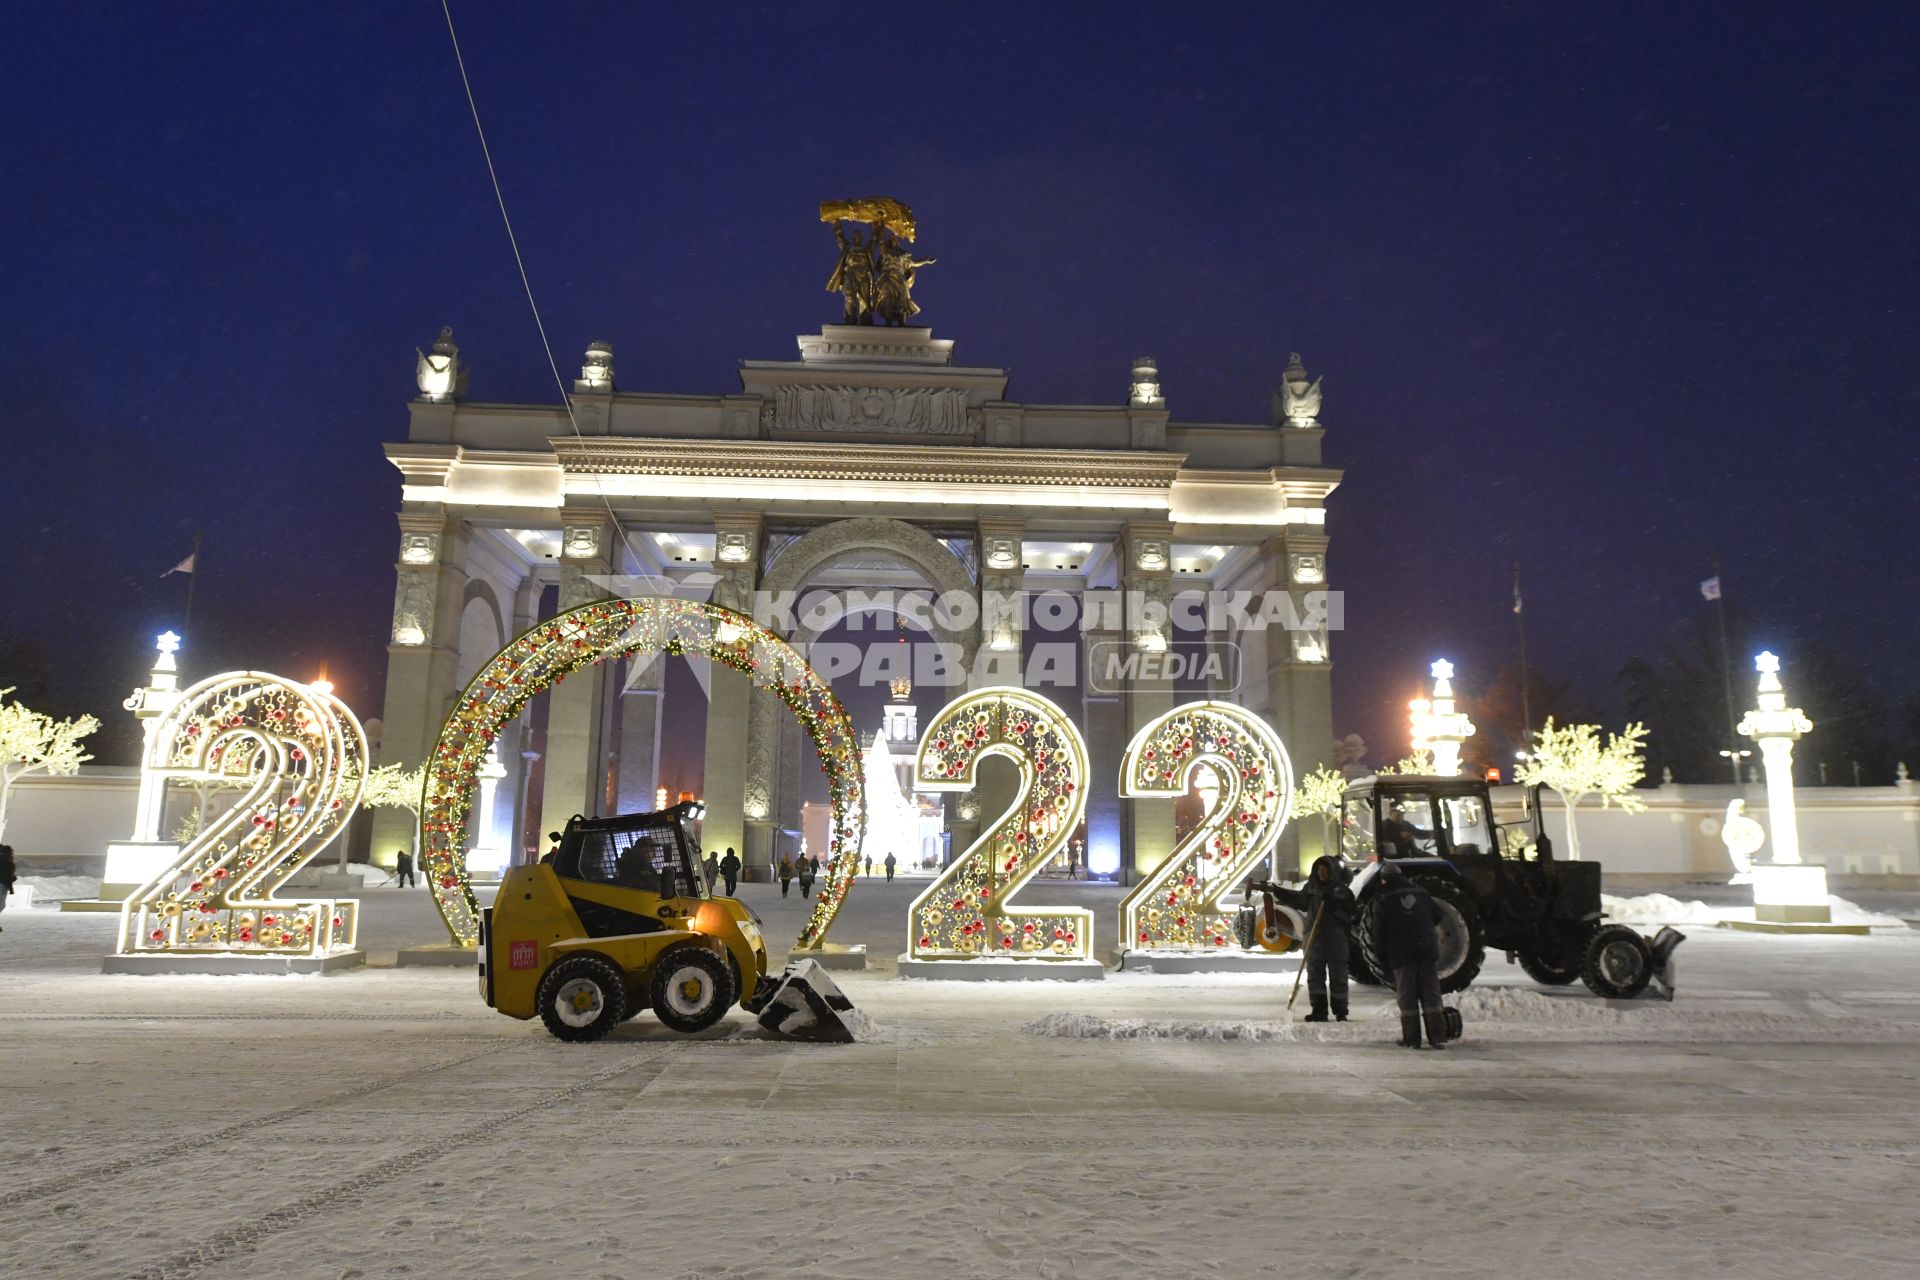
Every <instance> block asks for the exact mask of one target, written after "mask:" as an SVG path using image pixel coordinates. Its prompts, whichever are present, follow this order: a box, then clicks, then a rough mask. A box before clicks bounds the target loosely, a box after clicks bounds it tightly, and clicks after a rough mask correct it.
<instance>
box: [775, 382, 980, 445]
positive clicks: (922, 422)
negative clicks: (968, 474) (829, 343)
mask: <svg viewBox="0 0 1920 1280" xmlns="http://www.w3.org/2000/svg"><path fill="white" fill-rule="evenodd" d="M774 425H775V426H776V427H778V428H779V429H780V430H782V431H846V432H859V433H865V434H886V435H927V436H959V435H967V434H969V432H970V429H971V428H970V427H969V424H968V418H967V393H966V392H965V391H961V390H957V389H954V388H947V387H781V388H779V389H778V391H777V392H776V398H775V401H774Z"/></svg>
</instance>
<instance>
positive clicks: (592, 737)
mask: <svg viewBox="0 0 1920 1280" xmlns="http://www.w3.org/2000/svg"><path fill="white" fill-rule="evenodd" d="M618 537H619V530H618V527H617V526H616V525H615V524H614V522H613V520H612V518H611V517H609V516H608V514H607V512H606V510H605V509H604V508H601V509H598V510H595V509H589V508H581V509H573V510H568V511H563V512H562V513H561V538H560V603H559V611H560V612H561V613H565V612H566V611H567V610H569V609H573V608H577V607H579V606H580V605H583V604H587V603H589V602H591V601H594V600H600V599H604V598H606V597H607V596H608V595H609V594H610V593H609V592H608V590H607V589H606V587H605V585H604V580H605V578H606V577H607V575H608V574H609V573H610V572H611V568H612V566H613V564H614V563H615V562H616V561H615V556H616V552H615V543H616V540H617V539H618ZM607 700H608V691H607V670H606V668H605V667H602V666H589V667H587V668H586V669H585V670H583V671H579V672H576V673H575V674H573V675H571V676H569V677H567V678H566V679H565V680H563V681H561V682H560V683H559V684H557V685H555V686H553V689H552V691H551V692H549V693H548V695H547V755H546V760H547V766H546V773H545V779H544V784H543V786H542V787H541V796H540V821H541V823H542V824H543V825H544V826H546V827H547V828H548V829H549V830H553V831H559V830H561V829H562V828H563V827H564V825H565V823H566V821H567V819H568V818H571V817H572V816H573V815H574V814H576V813H578V814H585V815H587V816H588V817H594V816H597V815H598V814H600V813H601V811H602V810H603V809H604V807H605V803H606V778H605V773H604V769H605V763H604V762H605V759H606V748H607V737H606V728H607V726H606V709H607Z"/></svg>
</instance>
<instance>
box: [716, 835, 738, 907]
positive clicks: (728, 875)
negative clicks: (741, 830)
mask: <svg viewBox="0 0 1920 1280" xmlns="http://www.w3.org/2000/svg"><path fill="white" fill-rule="evenodd" d="M720 874H721V876H722V877H723V878H724V879H725V880H726V882H727V896H728V897H729V898H731V897H732V896H733V891H734V889H735V888H736V887H738V885H739V884H740V855H739V854H737V853H735V852H734V851H733V846H732V845H728V846H727V856H726V857H724V858H722V859H720Z"/></svg>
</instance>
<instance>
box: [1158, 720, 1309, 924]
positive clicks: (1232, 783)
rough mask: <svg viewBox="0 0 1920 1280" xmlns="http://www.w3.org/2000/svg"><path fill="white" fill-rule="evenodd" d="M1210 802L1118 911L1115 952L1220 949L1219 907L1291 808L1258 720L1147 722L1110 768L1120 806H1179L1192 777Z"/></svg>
mask: <svg viewBox="0 0 1920 1280" xmlns="http://www.w3.org/2000/svg"><path fill="white" fill-rule="evenodd" d="M1203 766H1204V768H1205V769H1206V770H1207V771H1208V772H1211V773H1212V774H1213V776H1214V778H1215V779H1216V780H1217V781H1218V785H1219V795H1218V797H1217V798H1216V799H1215V800H1214V802H1213V807H1212V808H1211V809H1209V810H1208V811H1207V814H1206V816H1205V817H1204V818H1202V819H1201V820H1200V823H1199V825H1198V826H1196V827H1195V828H1194V829H1193V830H1192V831H1190V832H1188V833H1187V836H1186V838H1185V839H1183V840H1181V841H1180V842H1179V843H1178V844H1177V845H1175V846H1174V849H1173V852H1172V853H1170V854H1168V855H1167V858H1166V860H1165V861H1164V862H1162V863H1161V864H1160V865H1159V866H1158V867H1156V868H1155V869H1154V870H1153V871H1152V872H1150V873H1148V875H1147V877H1146V879H1144V880H1142V881H1141V882H1140V883H1139V884H1138V885H1136V886H1135V887H1134V889H1133V891H1132V892H1131V893H1129V894H1128V895H1127V896H1126V897H1125V898H1124V899H1122V900H1121V903H1120V938H1121V949H1122V950H1127V949H1130V948H1137V949H1173V950H1195V949H1198V950H1206V949H1210V948H1215V947H1225V946H1227V945H1228V943H1229V942H1230V941H1231V940H1232V938H1233V922H1232V921H1231V920H1230V919H1229V918H1228V917H1227V916H1226V915H1224V914H1222V912H1221V910H1220V898H1221V896H1222V895H1224V894H1225V893H1226V892H1228V891H1229V890H1231V889H1232V888H1233V887H1234V886H1235V885H1237V884H1238V883H1239V882H1240V879H1241V877H1242V876H1244V875H1246V873H1247V872H1248V871H1249V870H1250V869H1251V868H1252V867H1253V866H1254V864H1255V863H1257V862H1259V861H1260V859H1261V858H1263V857H1265V856H1266V854H1267V852H1268V850H1270V849H1271V848H1272V847H1273V843H1274V841H1275V840H1276V839H1278V838H1279V835H1280V832H1281V830H1282V828H1284V827H1285V826H1286V824H1287V815H1288V813H1289V811H1290V810H1291V809H1292V806H1293V764H1292V762H1291V761H1290V760H1288V758H1287V749H1286V747H1285V746H1283V745H1282V744H1281V742H1280V738H1279V736H1278V735H1277V734H1275V733H1274V731H1273V730H1272V729H1271V728H1270V727H1269V726H1268V725H1267V722H1266V721H1264V720H1262V719H1261V718H1260V717H1259V716H1257V715H1255V714H1253V713H1252V712H1251V711H1248V710H1247V709H1246V708H1244V707H1239V706H1235V705H1234V704H1232V703H1230V702H1190V703H1187V704H1186V705H1185V706H1180V707H1175V708H1174V709H1173V710H1172V711H1169V712H1167V713H1166V714H1165V715H1163V716H1160V717H1158V718H1157V719H1154V720H1152V721H1151V722H1149V723H1148V724H1146V725H1145V726H1143V727H1142V728H1141V730H1140V732H1138V733H1136V734H1135V735H1134V736H1133V741H1132V742H1130V743H1128V744H1127V751H1126V754H1125V755H1124V756H1122V757H1121V760H1120V794H1121V795H1122V796H1183V795H1185V794H1186V793H1187V788H1188V786H1189V785H1190V784H1191V783H1192V782H1193V781H1194V780H1195V777H1194V775H1195V774H1196V772H1198V771H1200V770H1201V769H1202V767H1203Z"/></svg>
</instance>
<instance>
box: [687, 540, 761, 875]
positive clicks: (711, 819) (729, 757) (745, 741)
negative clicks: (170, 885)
mask: <svg viewBox="0 0 1920 1280" xmlns="http://www.w3.org/2000/svg"><path fill="white" fill-rule="evenodd" d="M713 526H714V545H715V547H716V548H718V549H719V550H717V551H716V554H715V556H714V565H713V567H714V571H715V572H716V573H718V574H719V576H720V581H719V582H718V583H717V584H715V586H714V588H713V602H714V603H715V604H718V605H724V606H725V607H727V608H729V609H735V610H738V611H739V612H741V613H744V614H747V615H748V616H752V613H753V594H754V592H755V591H756V590H758V589H759V585H760V555H761V547H762V545H763V542H764V532H763V527H762V523H761V518H760V514H759V513H758V512H727V513H722V514H719V515H716V516H715V517H714V522H713ZM729 556H731V557H732V558H731V559H729V558H727V557H729ZM712 668H713V674H712V676H711V678H710V679H709V680H708V685H707V753H706V755H707V758H706V768H705V772H704V775H703V776H704V781H703V782H702V784H701V799H703V800H704V801H705V802H706V806H707V816H706V819H705V821H704V823H703V824H702V826H701V836H700V844H701V847H702V848H703V849H718V850H720V851H721V852H722V853H724V852H725V851H726V850H727V849H729V848H731V849H735V850H737V851H739V854H740V858H741V861H742V862H743V863H745V864H746V870H747V871H748V872H749V873H753V874H754V875H755V878H758V877H761V876H765V875H766V866H767V860H766V854H767V852H768V850H769V849H770V848H771V844H772V827H771V821H770V815H771V812H772V807H773V790H772V784H771V778H772V750H771V746H772V744H771V743H770V742H762V741H759V740H757V739H755V738H754V737H753V735H751V734H749V732H748V723H749V715H750V711H749V708H750V706H751V698H750V695H751V694H752V693H753V685H752V682H751V681H750V680H748V679H747V677H746V676H744V675H741V674H740V673H739V672H737V671H735V670H734V669H733V668H732V667H729V666H726V665H725V664H724V663H719V662H716V663H713V664H712ZM769 696H771V695H769ZM749 757H751V758H752V766H751V768H750V767H749ZM750 784H751V785H750ZM749 819H751V820H752V821H753V822H755V823H757V824H759V825H758V826H757V828H756V838H757V839H758V841H759V842H760V843H761V845H762V848H760V849H758V850H753V849H750V848H749V841H748V838H747V829H748V828H747V823H748V821H749ZM750 854H753V855H756V856H749V855H750Z"/></svg>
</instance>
